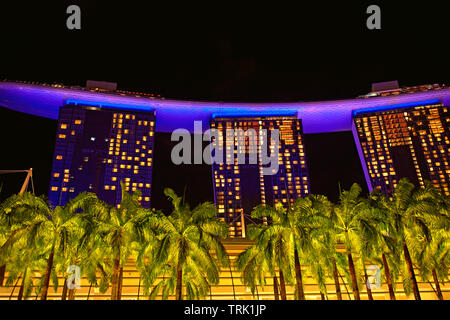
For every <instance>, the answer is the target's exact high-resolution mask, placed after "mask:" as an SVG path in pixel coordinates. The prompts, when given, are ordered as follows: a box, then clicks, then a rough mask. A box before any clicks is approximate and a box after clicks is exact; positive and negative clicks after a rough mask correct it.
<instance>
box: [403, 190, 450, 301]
mask: <svg viewBox="0 0 450 320" xmlns="http://www.w3.org/2000/svg"><path fill="white" fill-rule="evenodd" d="M424 191H425V192H428V193H429V194H430V195H431V196H432V198H433V201H432V202H428V203H429V204H430V205H431V206H430V208H429V210H427V212H428V213H430V212H432V214H428V215H426V216H424V217H423V221H421V223H420V224H417V225H415V226H414V228H412V229H410V230H408V233H411V234H412V236H411V237H410V241H411V242H410V247H411V255H412V257H413V258H414V260H415V261H416V263H417V266H418V269H419V275H420V277H421V278H422V279H423V280H424V281H429V278H430V276H432V278H433V282H434V286H435V288H436V290H435V291H436V295H437V297H438V299H439V300H444V297H443V295H442V291H441V287H440V284H439V279H441V280H442V281H443V282H444V281H448V271H449V260H450V233H449V231H448V230H449V229H450V215H449V201H448V197H445V196H443V195H441V194H439V193H438V192H437V191H436V190H435V189H434V188H433V187H432V185H431V184H430V183H428V182H427V183H426V186H425V190H424Z"/></svg>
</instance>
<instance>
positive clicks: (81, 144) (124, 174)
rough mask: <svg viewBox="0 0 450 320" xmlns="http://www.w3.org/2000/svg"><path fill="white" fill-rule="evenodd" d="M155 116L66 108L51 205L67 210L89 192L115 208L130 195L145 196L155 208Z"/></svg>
mask: <svg viewBox="0 0 450 320" xmlns="http://www.w3.org/2000/svg"><path fill="white" fill-rule="evenodd" d="M154 128H155V115H154V112H143V111H135V110H130V109H126V110H124V109H113V108H103V107H94V106H84V105H65V106H63V107H61V109H60V112H59V119H58V129H57V134H56V143H55V152H54V156H53V167H52V173H51V180H50V191H49V200H50V201H51V203H52V205H64V204H65V203H67V201H68V200H70V199H71V198H73V197H75V196H76V195H78V194H79V193H81V192H83V191H90V192H95V193H96V194H97V195H98V197H99V198H100V199H101V200H103V201H106V202H107V203H109V204H111V205H117V204H118V203H120V201H121V188H120V181H123V182H124V184H125V186H126V191H128V192H132V191H136V190H138V189H139V190H140V191H141V198H140V199H139V200H140V202H141V205H142V206H144V207H147V208H148V207H150V194H151V192H150V191H151V183H152V159H153V141H154Z"/></svg>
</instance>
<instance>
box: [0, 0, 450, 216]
mask: <svg viewBox="0 0 450 320" xmlns="http://www.w3.org/2000/svg"><path fill="white" fill-rule="evenodd" d="M141 3H142V1H141ZM141 3H139V2H133V1H126V2H124V1H121V2H117V3H111V1H108V2H102V1H70V2H67V1H58V3H56V2H55V1H48V2H45V1H44V2H42V1H39V2H35V3H33V4H29V3H28V2H14V4H3V3H2V7H1V10H0V15H1V16H0V32H1V47H0V58H1V59H0V79H11V80H29V81H40V82H48V83H54V82H59V83H64V84H69V85H70V84H73V85H84V84H85V81H86V79H95V80H104V81H115V82H118V86H119V88H120V89H126V90H137V91H143V92H153V93H158V94H161V95H162V96H164V97H166V98H173V99H186V100H210V101H255V102H257V101H305V100H327V99H339V98H352V97H355V96H358V95H360V94H364V93H367V92H368V91H370V86H371V83H372V82H378V81H389V80H399V82H400V84H401V85H416V84H424V83H446V84H448V82H449V81H448V80H449V71H450V59H449V53H448V49H447V46H446V44H445V42H447V41H448V35H449V34H450V33H449V31H450V28H449V24H448V16H447V15H448V12H449V11H448V8H446V6H445V3H446V2H445V1H442V2H437V1H436V2H435V1H433V2H429V3H428V2H427V3H425V2H421V3H415V2H414V3H412V2H406V1H395V2H394V1H390V2H387V1H373V2H366V1H334V2H331V1H330V2H323V1H319V2H318V1H315V2H311V3H307V2H303V1H297V2H296V5H295V6H294V5H286V4H275V3H274V2H271V3H269V4H267V5H263V4H261V3H256V2H255V3H254V4H251V5H247V6H246V7H244V6H243V5H242V4H229V3H228V2H214V4H209V5H206V4H205V3H201V4H191V3H190V2H189V5H184V6H182V7H181V6H180V4H178V3H171V4H165V5H164V6H163V5H158V4H155V3H154V2H148V3H149V4H148V5H147V6H145V7H144V6H142V4H141ZM209 3H212V2H209ZM69 4H79V5H80V7H81V10H82V11H81V13H82V29H81V30H79V31H73V30H72V31H70V30H67V28H66V26H65V20H66V17H67V15H66V14H65V9H66V7H67V6H68V5H69ZM369 4H378V5H379V6H380V7H381V10H382V29H381V30H375V31H373V30H372V31H371V30H368V29H367V28H366V25H365V24H366V19H367V17H368V15H367V14H366V13H365V11H366V8H367V6H368V5H369ZM0 126H1V127H0V133H1V136H0V150H1V153H2V156H1V159H0V167H1V168H10V167H20V168H22V167H23V168H27V167H30V166H33V167H34V168H39V170H36V171H35V172H36V173H35V175H36V177H35V181H36V183H37V188H38V189H39V191H38V192H39V193H46V192H47V189H46V188H47V187H48V178H49V172H50V169H49V167H50V159H51V157H52V152H53V142H54V130H55V128H56V123H55V122H54V121H50V120H45V119H35V117H32V116H27V115H21V114H16V113H14V112H10V111H6V110H4V109H2V110H0ZM167 140H168V139H167V137H166V136H165V135H158V136H157V139H156V144H157V145H158V144H159V146H164V145H166V149H163V147H161V149H160V150H161V151H160V156H159V158H158V155H157V153H155V168H154V169H155V173H154V182H158V184H159V186H156V184H155V183H154V189H153V193H154V195H153V200H154V202H153V204H154V206H156V207H158V206H164V202H165V200H164V197H163V196H161V192H160V191H161V190H162V189H161V188H162V184H164V183H165V182H166V183H167V185H170V186H175V188H176V189H177V191H178V192H182V191H183V188H184V185H188V187H187V188H188V189H189V188H192V189H193V190H195V191H196V192H191V193H193V194H194V195H193V196H192V197H193V198H192V202H194V203H197V202H198V201H203V200H205V199H209V200H211V197H212V191H211V181H210V178H211V172H210V168H209V167H207V166H203V167H195V168H190V169H187V168H183V167H179V168H174V166H172V165H170V164H166V162H167V159H168V158H167V152H169V150H170V148H169V147H170V146H169V142H168V141H167ZM305 140H306V143H307V146H306V152H307V156H308V165H309V167H310V174H311V181H312V182H311V183H312V191H313V192H317V193H325V194H327V195H329V196H330V198H332V199H335V197H336V192H337V191H336V190H337V184H338V183H339V182H340V183H341V185H343V186H347V187H348V186H349V184H351V182H352V181H357V182H360V183H363V180H362V179H363V178H362V173H361V167H360V165H359V160H358V159H357V156H356V150H355V148H354V143H353V139H352V137H351V133H338V134H326V135H325V134H322V135H308V136H307V137H306V139H305ZM339 146H345V147H343V148H340V147H339ZM162 150H167V151H164V152H163V151H162ZM335 152H338V153H339V154H340V157H334V156H333V155H335V154H336V153H335ZM158 167H159V168H160V169H158ZM200 177H201V178H200ZM2 179H4V178H2ZM197 179H198V181H197ZM208 179H209V180H208ZM6 185H7V184H6V182H5V186H6ZM158 188H160V189H158ZM208 190H209V191H208ZM187 193H189V192H187Z"/></svg>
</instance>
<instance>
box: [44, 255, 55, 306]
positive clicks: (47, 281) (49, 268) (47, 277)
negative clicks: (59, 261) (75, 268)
mask: <svg viewBox="0 0 450 320" xmlns="http://www.w3.org/2000/svg"><path fill="white" fill-rule="evenodd" d="M54 254H55V252H54V251H52V252H50V256H49V257H48V259H47V269H46V270H45V276H44V283H43V284H42V292H41V300H47V293H48V285H49V284H50V274H51V273H52V268H53V256H54Z"/></svg>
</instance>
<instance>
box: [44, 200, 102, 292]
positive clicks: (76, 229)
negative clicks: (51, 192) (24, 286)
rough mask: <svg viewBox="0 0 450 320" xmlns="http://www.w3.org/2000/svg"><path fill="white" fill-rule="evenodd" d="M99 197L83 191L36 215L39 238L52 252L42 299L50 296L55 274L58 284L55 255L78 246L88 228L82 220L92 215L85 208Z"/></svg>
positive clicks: (58, 257)
mask: <svg viewBox="0 0 450 320" xmlns="http://www.w3.org/2000/svg"><path fill="white" fill-rule="evenodd" d="M96 199H97V196H96V195H95V194H93V193H80V194H79V195H78V196H76V197H75V198H73V199H72V200H70V201H69V202H68V203H67V204H66V205H64V206H56V207H55V208H54V209H53V210H50V209H49V208H48V207H46V206H45V207H44V206H42V209H43V210H42V211H41V212H39V213H38V215H37V216H36V217H35V221H36V222H35V224H36V226H37V236H36V241H39V242H40V243H41V245H42V246H43V247H45V248H46V251H47V252H48V258H47V267H46V270H45V274H44V277H43V282H42V287H41V300H46V299H47V294H48V287H49V284H50V278H51V277H52V276H53V284H54V288H55V290H56V288H57V286H58V282H57V276H56V273H55V270H54V265H53V264H54V261H55V255H56V256H57V259H64V258H65V257H67V256H68V255H69V254H70V252H71V251H72V250H73V248H74V247H75V246H77V245H78V242H77V239H78V237H79V235H80V234H82V233H83V231H84V230H83V228H82V221H83V220H84V219H85V218H86V217H87V216H88V214H86V213H85V212H83V208H85V206H86V204H87V203H92V202H93V201H96Z"/></svg>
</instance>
